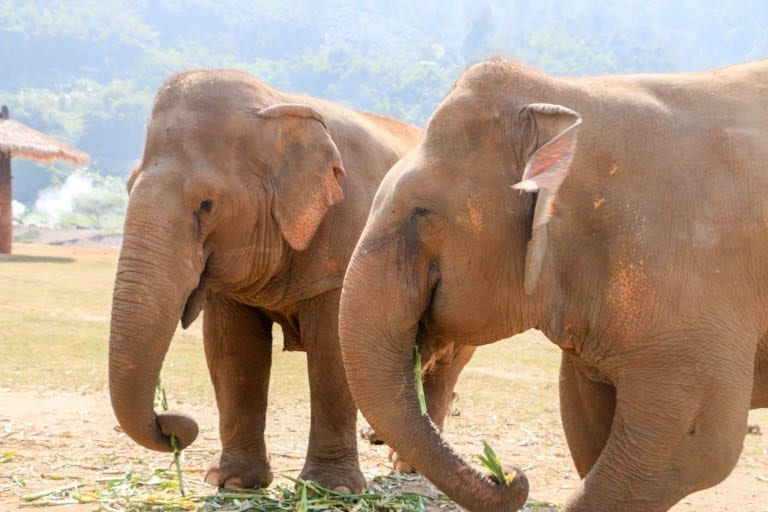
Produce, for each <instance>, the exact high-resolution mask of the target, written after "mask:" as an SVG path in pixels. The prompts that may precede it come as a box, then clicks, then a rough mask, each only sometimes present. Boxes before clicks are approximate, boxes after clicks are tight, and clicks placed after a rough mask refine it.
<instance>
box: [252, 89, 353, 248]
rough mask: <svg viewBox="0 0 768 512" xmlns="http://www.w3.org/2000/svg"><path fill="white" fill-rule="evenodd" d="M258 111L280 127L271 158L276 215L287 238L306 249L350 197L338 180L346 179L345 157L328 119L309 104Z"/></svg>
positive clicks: (275, 127)
mask: <svg viewBox="0 0 768 512" xmlns="http://www.w3.org/2000/svg"><path fill="white" fill-rule="evenodd" d="M254 113H255V115H256V116H258V117H261V118H264V119H268V120H270V122H272V123H274V129H275V137H274V141H275V142H274V147H273V148H272V152H271V155H270V160H269V169H270V171H269V172H270V181H271V184H272V188H273V190H274V200H273V206H272V214H273V215H274V217H275V220H276V221H277V224H278V226H279V227H280V232H281V233H282V235H283V238H285V240H286V241H287V242H288V244H289V245H290V246H291V247H293V248H294V249H296V250H298V251H302V250H304V249H306V248H307V246H309V243H310V242H311V241H312V237H313V236H314V235H315V232H316V231H317V228H318V227H319V226H320V222H321V221H322V220H323V217H324V216H325V213H326V211H327V210H328V208H329V207H330V206H332V205H334V204H336V203H338V202H339V201H341V200H342V199H344V192H343V190H342V189H341V186H340V185H339V182H338V178H340V177H341V176H344V175H345V173H344V166H343V164H342V161H341V154H340V153H339V150H338V148H337V147H336V144H335V143H334V142H333V139H332V138H331V135H330V133H328V128H327V125H326V123H325V118H324V117H323V115H322V114H321V113H320V112H318V111H317V110H315V109H314V108H312V107H310V106H309V105H302V104H296V103H281V104H277V105H272V106H269V107H266V108H263V109H260V110H256V111H255V112H254Z"/></svg>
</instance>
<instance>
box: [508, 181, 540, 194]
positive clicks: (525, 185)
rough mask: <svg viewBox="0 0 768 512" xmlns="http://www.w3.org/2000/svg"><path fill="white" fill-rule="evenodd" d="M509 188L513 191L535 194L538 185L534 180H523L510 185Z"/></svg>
mask: <svg viewBox="0 0 768 512" xmlns="http://www.w3.org/2000/svg"><path fill="white" fill-rule="evenodd" d="M511 188H514V189H515V190H521V191H524V192H536V191H537V190H539V188H540V187H539V184H538V183H536V182H535V181H534V180H523V181H521V182H519V183H515V184H514V185H512V187H511Z"/></svg>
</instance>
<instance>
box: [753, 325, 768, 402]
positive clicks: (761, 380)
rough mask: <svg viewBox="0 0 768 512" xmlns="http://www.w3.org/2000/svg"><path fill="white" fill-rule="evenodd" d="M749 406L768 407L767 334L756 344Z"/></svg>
mask: <svg viewBox="0 0 768 512" xmlns="http://www.w3.org/2000/svg"><path fill="white" fill-rule="evenodd" d="M750 407H751V408H752V409H758V408H761V407H768V336H764V337H763V339H761V340H760V343H759V344H758V345H757V353H756V355H755V376H754V383H753V384H752V403H751V405H750Z"/></svg>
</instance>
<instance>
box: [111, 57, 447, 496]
mask: <svg viewBox="0 0 768 512" xmlns="http://www.w3.org/2000/svg"><path fill="white" fill-rule="evenodd" d="M420 134H421V130H420V129H419V128H416V127H414V126H411V125H408V124H405V123H403V122H400V121H397V120H394V119H391V118H387V117H384V116H379V115H375V114H369V113H362V112H357V111H354V110H351V109H349V108H346V107H343V106H341V105H338V104H334V103H332V102H329V101H325V100H321V99H317V98H313V97H310V96H305V95H298V94H289V93H285V92H281V91H278V90H277V89H274V88H272V87H270V86H269V85H267V84H265V83H263V82H262V81H260V80H258V79H257V78H255V77H253V76H251V75H249V74H247V73H243V72H239V71H234V70H197V71H189V72H185V73H181V74H178V75H175V76H173V77H171V78H170V79H169V80H167V81H166V82H165V83H164V84H163V85H162V86H161V87H160V89H159V91H158V92H157V95H156V98H155V102H154V106H153V109H152V112H151V116H150V120H149V124H148V127H147V136H146V143H145V148H144V154H143V157H142V159H141V161H140V163H139V165H138V167H137V168H136V169H135V170H134V171H133V172H132V174H131V175H130V176H129V179H128V190H129V201H128V208H127V214H126V220H125V227H124V240H123V244H122V247H121V250H120V256H119V261H118V267H117V272H116V276H115V284H114V295H113V302H112V315H111V325H110V335H109V390H110V397H111V402H112V407H113V410H114V413H115V416H116V418H117V420H118V421H119V423H120V425H121V427H122V430H123V431H124V432H125V433H126V434H127V435H128V436H129V437H130V438H132V439H133V440H135V441H136V442H137V443H138V444H140V445H142V446H144V447H147V448H150V449H154V450H161V451H170V450H171V447H170V436H172V435H173V436H176V438H177V440H178V444H179V447H180V448H182V449H183V448H184V447H186V446H188V445H189V444H190V443H191V442H192V441H193V440H194V439H195V437H196V435H197V430H198V427H197V424H196V422H195V421H194V420H193V419H192V418H190V417H189V416H187V415H185V414H183V413H176V412H170V411H169V412H155V411H154V409H153V393H154V388H155V383H156V381H157V379H158V375H159V372H160V370H161V367H162V363H163V360H164V358H165V355H166V352H167V350H168V347H169V344H170V341H171V339H172V337H173V334H174V332H175V329H176V326H177V322H178V321H179V320H180V321H181V325H182V327H184V328H186V327H187V326H189V325H190V324H191V323H192V322H193V321H194V320H195V318H196V317H197V316H198V314H199V313H200V312H201V311H202V310H204V312H205V314H204V315H203V342H204V348H205V354H206V359H207V363H208V367H209V373H210V377H211V381H212V383H213V386H214V391H215V397H216V405H217V407H218V412H219V434H220V437H221V448H222V449H221V454H220V455H219V456H218V458H217V459H216V460H214V461H213V462H212V463H211V465H210V467H209V468H208V470H207V474H206V477H205V479H206V481H207V482H209V483H211V484H213V485H216V486H219V487H260V486H267V485H269V483H270V482H271V481H272V479H273V473H272V469H271V467H270V463H269V456H268V452H267V447H266V444H265V440H264V427H265V417H266V407H267V395H268V386H269V375H270V366H271V357H272V325H273V324H274V323H277V324H279V325H280V326H281V327H282V330H283V333H284V348H285V349H286V350H300V351H305V352H306V355H307V368H308V374H309V382H310V402H311V425H310V434H309V443H308V449H307V454H306V460H305V464H304V467H303V469H302V471H301V473H300V475H299V476H300V478H302V479H304V480H312V481H315V482H318V483H320V484H321V485H323V486H325V487H329V488H332V489H340V490H349V491H354V492H357V491H360V490H362V489H363V488H364V487H365V480H364V478H363V475H362V473H361V471H360V467H359V462H358V457H357V436H356V429H355V423H356V417H357V409H356V408H355V405H354V403H353V401H352V398H351V395H350V394H349V390H348V386H347V383H346V377H345V373H344V369H343V365H342V360H341V354H340V349H339V346H338V330H337V323H338V304H339V299H340V289H341V285H342V282H343V276H344V271H345V269H346V266H347V263H348V261H349V257H350V256H351V254H352V249H353V248H354V245H355V243H356V241H357V238H358V236H359V234H360V232H361V231H362V228H363V225H364V223H365V219H366V218H367V213H368V209H369V208H370V204H371V202H372V200H373V195H374V193H375V190H376V188H377V186H378V184H379V182H380V181H381V179H382V178H383V176H384V174H385V173H386V171H387V170H388V169H389V168H390V167H391V166H392V165H393V164H394V163H395V162H396V161H397V160H398V159H399V158H400V157H402V156H403V155H404V154H405V153H406V152H407V151H408V150H410V149H411V148H412V147H414V146H415V144H416V141H417V139H418V137H420ZM439 382H440V383H443V382H444V379H440V381H439ZM451 388H452V386H451ZM451 391H452V389H438V387H437V386H434V385H433V386H431V393H430V394H431V396H430V397H428V399H429V406H430V408H429V409H430V414H432V415H433V417H434V418H435V421H436V422H437V423H441V422H442V419H443V417H444V415H445V412H444V411H443V410H442V409H443V403H449V401H450V394H451Z"/></svg>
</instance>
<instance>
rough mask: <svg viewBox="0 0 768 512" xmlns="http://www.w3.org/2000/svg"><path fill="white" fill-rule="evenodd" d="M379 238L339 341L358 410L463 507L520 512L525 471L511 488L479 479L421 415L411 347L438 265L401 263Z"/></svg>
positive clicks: (345, 299)
mask: <svg viewBox="0 0 768 512" xmlns="http://www.w3.org/2000/svg"><path fill="white" fill-rule="evenodd" d="M380 240H381V239H378V240H377V241H375V242H373V243H372V244H371V247H372V249H371V252H368V250H366V244H365V242H364V241H361V243H360V244H359V245H358V248H357V250H356V251H355V254H354V255H353V257H352V262H351V264H350V266H349V268H348V269H347V274H346V278H345V281H344V286H343V288H342V290H343V291H342V299H341V306H340V312H339V318H340V325H339V334H340V342H341V348H342V354H343V358H344V366H345V369H346V372H347V378H348V381H349V386H350V390H351V391H352V395H353V397H354V399H355V403H356V405H357V407H358V408H359V409H360V411H361V412H362V413H363V415H364V416H365V418H366V419H367V420H368V422H369V423H370V424H371V426H372V427H373V428H374V429H375V430H376V432H377V433H378V434H380V435H381V437H382V438H383V439H384V441H385V442H386V443H387V444H389V445H390V447H391V448H392V449H394V450H395V451H397V452H398V453H399V454H400V455H402V456H403V458H404V459H405V460H407V461H408V462H409V463H410V464H412V465H413V466H414V467H415V468H416V469H417V470H418V471H419V472H420V473H421V474H423V475H424V476H426V477H427V478H428V479H429V480H430V481H432V483H434V484H435V485H436V486H437V487H439V488H440V489H441V490H442V491H443V492H445V493H446V494H447V495H448V496H449V497H451V498H452V499H453V500H454V501H455V502H456V503H458V504H459V505H461V506H462V507H464V508H466V509H467V510H470V511H505V512H506V511H513V510H518V509H519V508H520V507H522V506H523V504H524V503H525V501H526V499H527V497H528V480H527V478H526V477H525V475H524V474H523V473H522V472H517V474H516V475H515V478H514V480H513V481H512V482H510V483H509V484H498V483H495V482H494V481H492V480H491V479H489V478H487V477H485V476H483V475H481V474H480V473H479V472H477V471H476V470H474V469H473V468H471V467H470V466H469V465H467V464H466V463H465V462H464V461H463V460H462V459H461V457H459V455H458V454H456V453H455V452H454V451H453V450H452V449H451V447H450V446H449V445H448V444H447V443H446V442H445V441H444V440H443V438H442V437H441V435H440V433H439V431H438V429H437V427H436V426H435V424H434V423H433V422H432V421H431V420H430V419H429V417H428V416H426V415H422V414H421V412H420V409H419V404H418V397H417V393H416V387H415V378H414V371H413V350H414V346H415V342H416V336H417V332H418V329H419V320H420V318H421V316H422V314H423V312H424V311H425V310H426V309H427V307H428V305H429V300H430V296H431V293H432V286H430V279H431V278H430V277H429V274H430V268H434V265H431V264H430V263H429V262H422V264H421V265H419V264H418V263H417V264H415V265H409V264H403V261H402V259H398V257H397V248H396V246H398V243H392V244H387V245H385V246H384V247H382V246H381V245H380ZM400 245H401V246H402V244H400ZM418 267H421V272H423V274H419V270H418ZM362 269H365V271H363V270H362ZM405 274H408V275H405ZM371 294H375V295H376V298H375V299H372V297H371ZM374 303H375V307H373V306H372V304H374Z"/></svg>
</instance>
